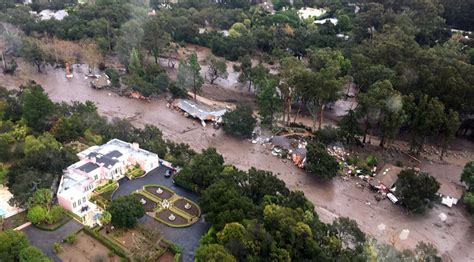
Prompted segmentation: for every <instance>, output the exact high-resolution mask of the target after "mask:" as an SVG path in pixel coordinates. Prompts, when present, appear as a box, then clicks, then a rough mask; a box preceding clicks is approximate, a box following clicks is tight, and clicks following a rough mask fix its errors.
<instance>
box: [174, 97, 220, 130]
mask: <svg viewBox="0 0 474 262" xmlns="http://www.w3.org/2000/svg"><path fill="white" fill-rule="evenodd" d="M173 106H174V107H175V108H177V109H179V110H181V111H183V112H184V113H185V115H186V116H191V117H193V118H196V119H198V120H200V121H201V124H202V125H203V126H206V122H213V123H217V124H220V123H222V116H223V115H224V114H225V113H226V112H227V111H228V110H227V109H226V108H223V109H215V108H211V107H210V106H207V105H204V104H202V103H199V102H197V101H192V100H188V99H178V100H177V101H176V102H175V103H174V104H173Z"/></svg>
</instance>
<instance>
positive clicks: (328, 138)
mask: <svg viewBox="0 0 474 262" xmlns="http://www.w3.org/2000/svg"><path fill="white" fill-rule="evenodd" d="M314 135H315V137H316V140H317V141H319V142H321V143H323V144H325V145H329V144H332V143H334V142H337V141H339V131H338V130H337V128H334V127H328V126H326V127H324V128H322V129H320V130H318V131H316V132H315V133H314Z"/></svg>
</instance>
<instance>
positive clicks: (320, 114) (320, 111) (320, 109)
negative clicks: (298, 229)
mask: <svg viewBox="0 0 474 262" xmlns="http://www.w3.org/2000/svg"><path fill="white" fill-rule="evenodd" d="M323 111H324V105H321V107H320V108H319V123H318V130H319V129H321V126H322V125H323Z"/></svg>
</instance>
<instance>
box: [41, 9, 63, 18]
mask: <svg viewBox="0 0 474 262" xmlns="http://www.w3.org/2000/svg"><path fill="white" fill-rule="evenodd" d="M68 15H69V14H68V13H67V12H66V11H65V10H58V11H53V10H49V9H45V10H43V11H41V12H39V13H38V17H39V19H41V20H50V19H56V20H58V21H61V20H63V19H64V18H65V17H66V16H68Z"/></svg>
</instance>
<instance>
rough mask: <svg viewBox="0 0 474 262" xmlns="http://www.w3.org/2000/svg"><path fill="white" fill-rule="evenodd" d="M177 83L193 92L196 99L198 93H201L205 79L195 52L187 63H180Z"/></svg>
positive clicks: (182, 61)
mask: <svg viewBox="0 0 474 262" xmlns="http://www.w3.org/2000/svg"><path fill="white" fill-rule="evenodd" d="M177 81H178V84H179V85H180V86H181V87H183V88H185V89H187V90H191V91H192V92H193V93H194V99H196V95H197V93H199V92H200V91H201V88H202V85H203V84H204V79H203V77H202V75H201V66H200V65H199V62H198V57H197V54H196V53H195V52H194V53H192V54H191V55H189V56H188V58H187V59H186V61H184V60H181V61H180V62H179V68H178V76H177Z"/></svg>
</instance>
